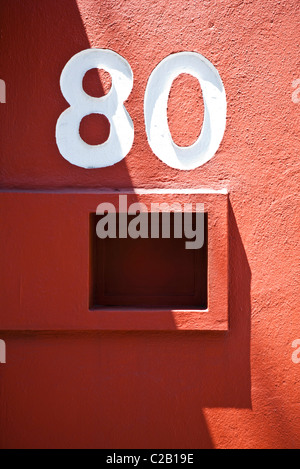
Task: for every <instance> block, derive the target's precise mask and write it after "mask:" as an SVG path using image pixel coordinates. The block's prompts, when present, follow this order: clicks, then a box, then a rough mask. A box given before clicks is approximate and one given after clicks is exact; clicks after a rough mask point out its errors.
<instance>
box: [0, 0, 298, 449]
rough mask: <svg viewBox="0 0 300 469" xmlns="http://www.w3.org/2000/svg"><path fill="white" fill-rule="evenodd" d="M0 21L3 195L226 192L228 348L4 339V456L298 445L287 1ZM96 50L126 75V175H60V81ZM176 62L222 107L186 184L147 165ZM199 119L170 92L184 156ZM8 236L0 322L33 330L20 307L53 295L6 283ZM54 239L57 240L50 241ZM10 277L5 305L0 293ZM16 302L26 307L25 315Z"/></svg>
mask: <svg viewBox="0 0 300 469" xmlns="http://www.w3.org/2000/svg"><path fill="white" fill-rule="evenodd" d="M0 15H1V26H0V34H1V35H0V37H1V41H0V44H1V56H0V78H2V79H3V80H5V82H6V86H7V103H6V104H0V122H1V124H0V135H1V139H0V142H1V143H0V146H1V147H0V148H1V153H0V158H1V162H0V185H1V190H2V191H7V190H9V191H28V190H31V191H36V190H39V191H45V190H47V191H54V190H56V191H57V190H69V189H72V190H74V189H79V188H80V190H82V191H84V190H85V189H91V188H94V189H99V188H136V187H139V188H172V189H178V188H180V189H182V188H209V189H223V188H227V190H228V191H229V193H230V212H229V279H230V280H229V316H230V330H229V332H228V333H223V332H201V331H200V332H199V331H197V332H196V331H195V332H186V331H176V330H175V331H170V332H146V331H144V332H142V331H141V332H101V331H99V332H97V331H95V332H93V333H89V332H86V331H82V332H76V333H74V332H73V333H72V332H71V331H69V330H68V325H67V324H66V325H65V328H64V329H65V330H61V331H60V332H57V331H56V332H52V333H51V332H49V331H48V332H34V331H29V330H27V331H23V332H16V331H13V330H10V331H8V330H6V331H4V330H3V331H2V332H1V333H0V339H4V340H5V341H6V344H7V364H6V365H0V447H1V448H18V447H22V448H23V447H25V448H40V447H46V448H48V447H49V448H55V447H62V448H69V447H71V448H74V447H75V448H81V447H83V448H90V447H97V448H121V447H122V448H127V447H128V448H153V447H157V448H233V447H234V448H236V447H240V448H262V447H264V448H265V447H266V448H283V447H288V448H296V447H299V445H300V418H299V417H300V408H299V402H300V390H299V371H300V368H299V367H300V364H294V363H293V362H292V359H291V357H292V352H293V349H292V343H293V341H294V340H295V339H297V338H299V335H300V331H299V315H300V289H299V270H300V269H299V228H300V218H299V213H300V211H299V132H298V129H299V115H300V113H299V111H300V104H297V103H296V102H293V100H292V93H293V91H294V90H293V88H292V82H293V80H295V79H298V78H300V70H299V47H298V37H299V19H300V5H299V2H298V0H286V1H281V2H280V1H278V2H274V0H254V1H240V0H223V1H222V2H220V1H201V2H200V1H199V2H196V1H194V0H186V1H184V2H182V1H179V0H169V1H168V2H165V1H162V0H158V1H154V0H149V1H148V2H141V1H139V0H120V1H118V2H114V1H112V0H77V1H75V0H39V1H36V0H26V2H24V1H22V0H14V1H13V2H11V1H5V0H0ZM90 47H99V48H109V49H112V50H114V51H116V52H118V53H119V54H121V55H122V56H123V57H124V58H125V59H126V60H127V61H128V62H129V63H130V65H131V67H132V69H133V72H134V77H135V81H134V88H133V92H132V94H131V95H130V98H129V100H128V102H127V104H126V107H127V109H128V112H129V113H130V115H131V117H132V119H133V121H134V124H135V142H134V146H133V148H132V150H131V152H130V154H129V155H128V156H127V157H126V158H125V159H124V160H123V161H122V162H121V163H118V164H117V165H115V166H113V167H109V168H106V169H98V170H84V169H80V168H77V167H75V166H71V165H70V164H69V163H68V162H67V161H65V160H64V159H63V158H62V156H61V155H60V154H59V151H58V149H57V146H56V142H55V125H56V121H57V119H58V117H59V115H60V114H61V113H62V112H63V111H64V110H65V109H66V108H67V107H68V105H67V103H66V102H65V100H64V98H63V97H62V95H61V92H60V88H59V78H60V74H61V71H62V69H63V67H64V66H65V64H66V63H67V61H68V60H69V59H70V58H71V57H72V56H73V55H74V54H75V53H77V52H79V51H81V50H84V49H87V48H90ZM180 51H196V52H199V53H201V54H202V55H204V56H205V57H206V58H208V59H209V60H210V61H211V62H212V63H213V64H214V65H215V67H216V68H217V69H218V71H219V73H220V75H221V77H222V79H223V82H224V85H225V89H226V93H227V100H228V120H227V129H226V133H225V137H224V140H223V142H222V145H221V147H220V149H219V151H218V152H217V154H216V155H215V157H214V158H213V159H212V160H211V161H209V162H208V163H206V164H205V165H204V166H202V167H200V168H198V169H196V170H194V171H186V172H185V171H177V170H175V169H171V168H169V167H168V166H166V165H165V164H164V163H162V162H161V161H160V160H159V159H158V158H157V157H156V156H155V155H154V154H153V153H152V151H151V150H150V148H149V146H148V144H147V137H146V133H145V127H144V117H143V99H144V93H145V88H146V85H147V81H148V78H149V75H150V73H151V72H152V70H153V69H154V68H155V67H156V65H157V64H158V63H159V62H160V61H161V60H162V59H163V58H165V57H166V56H168V55H169V54H171V53H174V52H180ZM104 85H105V84H104V83H103V86H104ZM90 86H92V87H93V86H97V83H94V84H93V83H91V84H90ZM98 86H99V82H98ZM191 90H192V91H191ZM294 101H295V100H294ZM202 112H203V107H202V104H201V96H200V90H199V87H198V84H197V82H196V83H195V81H194V80H192V79H187V78H182V79H179V80H177V82H176V83H175V84H174V87H173V89H172V93H171V98H170V103H169V119H170V128H171V131H172V134H173V137H174V139H175V141H176V142H177V143H180V144H190V143H191V142H192V141H193V139H195V138H196V137H197V135H198V133H199V129H200V126H201V120H202ZM90 131H91V129H88V128H87V129H86V132H90ZM95 208H96V207H95ZM21 214H22V207H20V208H19V211H17V212H13V213H11V218H10V223H11V230H12V231H13V230H14V226H16V228H17V227H18V217H19V216H21ZM75 216H76V213H74V217H75ZM36 221H37V220H35V223H34V221H33V220H30V219H29V220H28V226H30V224H32V223H33V224H34V226H36V225H38V223H36ZM14 222H16V225H14ZM37 229H38V228H37ZM1 232H2V233H3V230H2V231H1ZM41 232H42V231H41ZM16 233H17V232H16ZM16 233H15V234H14V236H15V237H16V240H17V241H16V246H15V248H16V249H15V250H14V249H10V250H9V251H8V252H7V251H6V245H7V243H8V238H7V235H6V236H4V235H3V234H2V235H1V234H0V242H1V246H2V249H1V251H2V253H1V254H0V261H1V267H0V283H1V284H2V286H3V291H2V298H4V300H3V302H2V304H0V315H1V318H2V323H6V322H7V320H8V318H10V316H11V314H12V313H11V310H10V304H12V303H15V302H19V305H20V310H19V312H20V315H21V317H22V321H25V323H26V320H27V318H28V322H29V323H30V315H31V308H30V304H31V301H32V302H34V299H35V297H36V295H41V294H44V296H45V304H46V303H48V302H49V301H50V302H51V296H52V295H53V292H50V291H43V284H42V283H41V282H39V277H38V273H36V290H35V289H34V288H32V289H31V290H30V291H27V290H26V288H25V289H24V285H23V286H22V278H21V277H16V276H15V273H14V268H13V266H14V263H15V262H16V259H17V258H22V242H23V240H24V238H23V237H22V232H20V233H19V236H18V237H17V236H16ZM59 236H60V227H59V225H57V231H54V232H53V237H54V238H55V237H56V240H57V239H59ZM18 240H19V243H18ZM65 241H66V240H62V246H63V243H64V242H65ZM24 242H25V241H24ZM55 245H57V243H56V244H55ZM78 249H82V247H80V245H79V246H78ZM5 251H6V252H5ZM63 251H64V250H63V247H62V248H61V250H60V249H59V248H57V249H56V251H54V252H53V251H52V252H51V253H52V255H53V257H52V258H51V259H50V257H49V256H50V254H48V258H47V254H45V262H46V263H47V262H50V263H53V264H54V263H55V260H56V261H57V285H59V283H60V276H61V278H62V276H64V275H68V272H65V271H64V268H63V265H64V260H63V255H64V252H63ZM8 253H9V256H8ZM4 254H5V255H4ZM3 256H4V257H3ZM32 256H33V257H34V256H35V252H34V247H33V248H32ZM10 257H11V262H10ZM4 259H5V263H4ZM26 262H27V263H28V267H29V266H30V262H31V261H30V258H26V259H25V260H24V259H23V268H24V270H26V269H27V266H26ZM74 269H75V272H76V266H75V267H74ZM73 274H74V272H73V273H71V274H70V275H73ZM8 278H10V279H12V281H13V282H14V288H12V289H6V288H5V285H6V281H7V279H8ZM22 289H23V290H22ZM57 290H58V293H57V292H56V293H55V294H59V288H58V289H57ZM22 295H23V296H24V295H25V296H26V297H27V298H28V297H29V298H30V301H27V303H26V304H27V305H28V306H27V308H25V307H24V308H23V307H22V304H23V303H22ZM48 304H49V303H48ZM48 309H49V308H47V307H45V311H47V310H48ZM45 311H43V308H42V309H41V311H40V314H41V316H43V314H46V313H45ZM56 313H57V312H54V315H55V314H56ZM47 314H49V312H47ZM74 314H76V311H75V313H74ZM47 320H48V321H49V322H50V323H51V317H48V318H47ZM1 329H4V328H3V327H1V319H0V330H1ZM30 329H32V328H31V327H30ZM50 329H51V327H50Z"/></svg>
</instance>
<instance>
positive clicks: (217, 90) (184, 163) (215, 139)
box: [145, 52, 227, 170]
mask: <svg viewBox="0 0 300 469" xmlns="http://www.w3.org/2000/svg"><path fill="white" fill-rule="evenodd" d="M181 73H188V74H190V75H192V76H194V77H195V78H197V79H198V80H199V82H200V85H201V88H202V93H203V100H204V108H205V112H204V121H203V128H202V132H201V134H200V136H199V138H198V140H197V141H196V142H195V143H194V144H193V145H191V146H189V147H179V146H177V145H176V144H175V143H174V141H173V139H172V136H171V133H170V129H169V125H168V115H167V109H168V100H169V94H170V91H171V87H172V83H173V81H174V80H175V78H177V77H178V76H179V75H180V74H181ZM226 112H227V104H226V94H225V89H224V86H223V83H222V80H221V78H220V75H219V73H218V71H217V70H216V68H215V67H214V66H213V65H212V63H211V62H209V60H207V59H206V58H205V57H203V56H202V55H200V54H198V53H195V52H181V53H178V54H173V55H170V56H169V57H167V58H166V59H164V60H163V61H162V62H161V63H160V64H159V65H158V66H157V67H156V68H155V70H154V71H153V73H152V74H151V76H150V79H149V82H148V85H147V89H146V94H145V123H146V132H147V137H148V141H149V145H150V147H151V149H152V151H153V152H154V153H155V155H156V156H157V157H158V158H159V159H160V160H162V161H163V162H164V163H166V164H167V165H169V166H171V167H172V168H176V169H181V170H191V169H195V168H197V167H198V166H201V165H203V164H204V163H206V162H207V161H209V160H210V159H211V158H212V157H213V156H214V155H215V153H216V152H217V150H218V148H219V146H220V143H221V141H222V139H223V136H224V132H225V127H226Z"/></svg>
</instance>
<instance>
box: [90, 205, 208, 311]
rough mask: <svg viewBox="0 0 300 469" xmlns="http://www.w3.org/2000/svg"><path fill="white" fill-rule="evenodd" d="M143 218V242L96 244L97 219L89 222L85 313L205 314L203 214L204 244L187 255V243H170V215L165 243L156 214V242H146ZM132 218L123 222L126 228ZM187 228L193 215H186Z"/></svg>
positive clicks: (172, 219)
mask: <svg viewBox="0 0 300 469" xmlns="http://www.w3.org/2000/svg"><path fill="white" fill-rule="evenodd" d="M143 216H145V217H147V225H148V227H149V228H148V237H147V238H138V239H132V238H131V237H129V236H128V237H127V238H120V237H119V216H118V214H117V216H116V238H111V237H109V238H106V239H100V238H99V237H98V236H97V233H96V226H97V223H98V222H99V221H100V219H101V216H97V215H96V214H91V216H90V233H91V236H90V259H91V276H90V282H91V285H90V287H91V288H90V308H91V309H92V310H97V309H99V310H103V309H105V308H114V309H120V308H121V309H127V310H128V309H129V310H130V309H134V310H136V309H141V310H142V311H141V313H140V314H145V311H147V310H149V309H164V310H170V311H171V310H207V307H208V214H207V213H204V214H203V215H202V216H203V217H204V244H203V246H202V247H201V248H200V249H187V247H186V243H187V242H189V241H191V240H190V239H187V238H186V237H185V236H184V230H183V237H182V238H175V236H174V225H175V223H176V219H175V215H174V213H171V214H170V237H169V238H164V237H163V233H162V228H161V227H162V223H163V215H162V213H160V214H159V216H158V218H157V220H158V223H159V237H158V238H153V237H151V228H150V227H151V214H150V213H148V214H143ZM133 218H134V217H133V216H128V217H127V223H128V225H129V224H130V222H131V220H132V219H133ZM192 224H193V228H194V229H195V227H196V214H195V213H194V214H193V215H192Z"/></svg>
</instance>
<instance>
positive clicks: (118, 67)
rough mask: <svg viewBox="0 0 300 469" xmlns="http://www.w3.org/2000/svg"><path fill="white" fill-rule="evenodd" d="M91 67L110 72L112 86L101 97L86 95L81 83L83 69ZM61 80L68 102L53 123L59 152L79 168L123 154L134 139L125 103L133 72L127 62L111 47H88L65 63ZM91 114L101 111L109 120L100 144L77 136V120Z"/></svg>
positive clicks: (101, 163) (98, 164)
mask: <svg viewBox="0 0 300 469" xmlns="http://www.w3.org/2000/svg"><path fill="white" fill-rule="evenodd" d="M93 68H99V69H103V70H105V71H107V72H108V73H109V74H110V75H111V79H112V87H111V90H110V91H109V93H108V94H107V95H106V96H103V97H101V98H94V97H92V96H89V95H88V94H86V93H85V91H84V90H83V87H82V82H83V78H84V76H85V74H86V72H88V71H89V70H91V69H93ZM60 84H61V90H62V93H63V95H64V97H65V99H66V100H67V101H68V103H69V104H70V107H69V108H68V109H67V110H66V111H65V112H63V114H62V115H61V116H60V118H59V119H58V121H57V126H56V141H57V145H58V148H59V151H60V153H61V154H62V156H63V157H64V158H65V159H66V160H68V161H69V162H70V163H72V164H74V165H76V166H80V167H82V168H104V167H106V166H112V165H114V164H115V163H118V162H119V161H121V160H122V159H123V158H125V156H126V155H127V154H128V153H129V152H130V150H131V147H132V144H133V140H134V128H133V122H132V120H131V118H130V116H129V114H128V112H127V111H126V109H125V107H124V102H125V101H126V99H127V98H128V96H129V95H130V93H131V90H132V87H133V73H132V70H131V68H130V65H129V64H128V62H127V61H126V60H125V59H124V58H123V57H121V56H120V55H119V54H117V53H116V52H113V51H110V50H104V49H88V50H85V51H82V52H80V53H79V54H77V55H75V56H74V57H73V58H72V59H71V60H70V61H69V62H68V63H67V65H66V66H65V68H64V70H63V72H62V75H61V81H60ZM90 114H103V115H104V116H106V117H107V119H108V120H109V122H110V135H109V138H108V140H107V141H106V142H105V143H103V144H101V145H88V144H87V143H86V142H84V141H83V140H82V138H81V137H80V134H79V126H80V122H81V120H82V119H83V118H84V117H85V116H88V115H90Z"/></svg>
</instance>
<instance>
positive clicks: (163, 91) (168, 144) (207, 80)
mask: <svg viewBox="0 0 300 469" xmlns="http://www.w3.org/2000/svg"><path fill="white" fill-rule="evenodd" d="M93 68H99V69H104V70H105V71H107V72H108V73H109V74H110V75H111V80H112V87H111V90H110V91H109V93H108V94H107V95H106V96H103V97H101V98H94V97H91V96H89V95H88V94H86V93H85V91H84V90H83V86H82V82H83V78H84V76H85V74H86V73H87V72H88V71H89V70H91V69H93ZM181 73H189V74H190V75H193V76H194V77H196V78H197V79H198V80H199V83H200V85H201V88H202V93H203V100H204V121H203V127H202V131H201V134H200V136H199V138H198V140H197V141H196V142H195V143H194V144H193V145H191V146H189V147H179V146H177V145H176V144H175V143H174V141H173V139H172V136H171V133H170V130H169V125H168V117H167V108H168V99H169V93H170V90H171V86H172V83H173V81H174V80H175V78H176V77H177V76H178V75H180V74H181ZM60 84H61V90H62V93H63V95H64V97H65V99H66V100H67V101H68V103H69V104H70V107H69V108H68V109H67V110H66V111H65V112H63V114H62V115H61V116H60V117H59V119H58V121H57V126H56V141H57V145H58V148H59V151H60V153H61V154H62V156H63V157H64V158H65V159H66V160H67V161H69V162H70V163H72V164H74V165H76V166H79V167H82V168H104V167H106V166H112V165H114V164H116V163H118V162H119V161H121V160H122V159H123V158H125V157H126V156H127V155H128V153H129V152H130V150H131V148H132V145H133V141H134V127H133V122H132V120H131V118H130V116H129V114H128V112H127V111H126V109H125V107H124V102H125V101H126V100H127V98H128V97H129V95H130V93H131V91H132V87H133V73H132V70H131V67H130V65H129V63H128V62H127V61H126V60H125V59H124V58H123V57H121V56H120V55H119V54H117V53H116V52H113V51H110V50H105V49H88V50H85V51H82V52H80V53H79V54H76V55H75V56H74V57H73V58H72V59H71V60H70V61H69V62H68V63H67V65H66V66H65V68H64V70H63V72H62V75H61V80H60ZM144 105H145V108H144V112H145V124H146V132H147V138H148V142H149V145H150V147H151V149H152V151H153V153H155V155H156V156H157V157H158V158H159V159H160V160H161V161H163V162H164V163H166V164H167V165H169V166H171V167H172V168H176V169H181V170H192V169H195V168H197V167H199V166H201V165H203V164H204V163H206V162H207V161H209V160H210V159H211V158H212V157H213V156H214V155H215V153H216V152H217V150H218V148H219V146H220V144H221V142H222V139H223V136H224V132H225V128H226V112H227V104H226V94H225V89H224V85H223V83H222V80H221V77H220V75H219V73H218V71H217V70H216V68H215V67H214V66H213V65H212V63H211V62H209V60H207V59H206V58H205V57H203V56H202V55H200V54H198V53H195V52H181V53H178V54H173V55H170V56H169V57H167V58H166V59H164V60H163V61H162V62H161V63H160V64H159V65H158V66H157V67H156V68H155V70H154V71H153V72H152V74H151V76H150V79H149V81H148V84H147V89H146V93H145V103H144ZM90 114H103V115H105V116H106V117H107V119H108V120H109V122H110V135H109V138H108V140H107V141H106V142H105V143H103V144H101V145H96V146H95V145H89V144H87V143H85V142H84V141H83V140H82V138H81V137H80V134H79V126H80V122H81V120H82V119H83V118H84V117H85V116H88V115H90Z"/></svg>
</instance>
